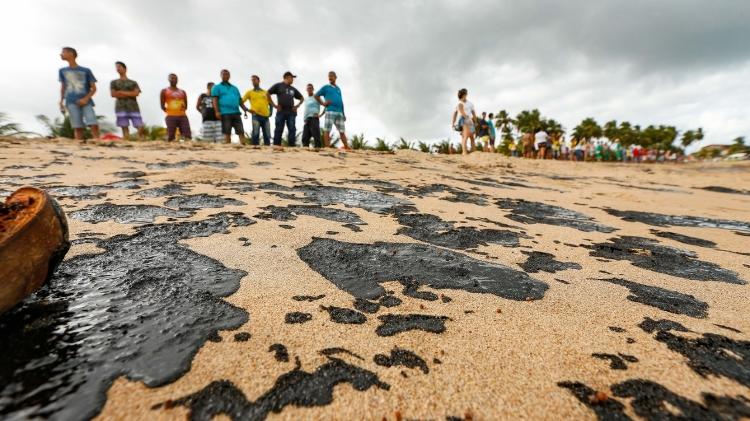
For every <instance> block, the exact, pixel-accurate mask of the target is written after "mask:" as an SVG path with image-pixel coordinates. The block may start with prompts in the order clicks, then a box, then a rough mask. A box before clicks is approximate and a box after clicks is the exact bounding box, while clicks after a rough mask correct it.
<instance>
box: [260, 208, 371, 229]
mask: <svg viewBox="0 0 750 421" xmlns="http://www.w3.org/2000/svg"><path fill="white" fill-rule="evenodd" d="M261 209H263V211H264V212H261V213H259V214H257V215H255V217H256V218H258V219H273V220H276V221H293V220H295V219H297V216H298V215H304V216H312V217H315V218H320V219H325V220H328V221H333V222H340V223H342V224H345V225H344V226H345V227H347V228H349V229H352V228H351V226H357V225H367V224H366V223H365V221H363V220H362V219H361V218H360V217H359V215H357V214H356V213H354V212H352V211H348V210H344V209H336V208H324V207H323V206H320V205H289V206H287V207H281V206H274V205H271V206H266V207H264V208H261ZM357 229H358V230H359V227H357Z"/></svg>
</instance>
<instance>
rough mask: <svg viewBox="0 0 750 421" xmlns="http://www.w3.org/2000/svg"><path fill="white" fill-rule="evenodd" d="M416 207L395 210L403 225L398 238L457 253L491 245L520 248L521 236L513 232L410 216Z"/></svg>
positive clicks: (430, 216)
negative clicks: (460, 225) (459, 225)
mask: <svg viewBox="0 0 750 421" xmlns="http://www.w3.org/2000/svg"><path fill="white" fill-rule="evenodd" d="M413 211H415V209H414V208H413V207H399V208H396V209H395V215H396V218H397V220H398V223H399V224H401V225H403V226H404V227H403V228H399V229H398V231H396V233H397V234H403V235H406V236H409V237H411V238H413V239H415V240H419V241H424V242H425V243H429V244H432V245H436V246H440V247H447V248H452V249H457V250H466V249H470V248H474V247H477V246H479V245H482V246H486V245H487V244H488V243H493V244H500V245H502V246H505V247H516V246H518V244H519V242H518V237H519V234H518V233H515V232H513V231H507V230H497V229H477V228H473V227H458V228H456V227H454V226H453V223H452V222H448V221H443V220H442V219H440V217H438V216H435V215H428V214H421V213H411V212H413Z"/></svg>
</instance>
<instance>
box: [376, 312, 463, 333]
mask: <svg viewBox="0 0 750 421" xmlns="http://www.w3.org/2000/svg"><path fill="white" fill-rule="evenodd" d="M378 320H380V322H381V324H380V326H378V328H377V329H375V333H377V334H378V336H393V335H396V334H398V333H401V332H407V331H410V330H423V331H425V332H430V333H443V332H445V321H446V320H450V318H448V317H446V316H429V315H425V314H384V315H382V316H378Z"/></svg>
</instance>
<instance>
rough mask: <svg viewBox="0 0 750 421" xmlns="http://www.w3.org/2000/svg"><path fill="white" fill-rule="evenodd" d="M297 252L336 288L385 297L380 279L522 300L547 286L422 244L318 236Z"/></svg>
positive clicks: (537, 296)
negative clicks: (364, 241) (359, 240)
mask: <svg viewBox="0 0 750 421" xmlns="http://www.w3.org/2000/svg"><path fill="white" fill-rule="evenodd" d="M297 254H298V255H299V256H300V258H301V259H302V260H303V261H304V262H305V263H307V264H308V265H310V267H311V268H312V269H314V270H315V271H317V272H318V273H320V274H321V275H323V277H325V278H326V279H328V280H329V281H331V282H332V283H333V284H334V285H336V286H337V287H338V288H340V289H343V290H344V291H346V292H348V293H350V294H351V295H353V296H354V297H356V298H363V299H377V298H378V297H382V296H383V295H385V289H384V288H383V287H382V286H381V285H380V283H381V282H387V281H393V280H399V281H401V282H402V284H406V283H418V284H420V285H425V286H429V287H431V288H434V289H460V290H464V291H467V292H474V293H485V294H494V295H497V296H498V297H502V298H506V299H511V300H518V301H526V300H539V299H541V298H542V297H544V293H545V291H546V290H547V288H548V286H547V284H545V283H544V282H541V281H538V280H535V279H533V278H531V277H529V275H527V274H526V273H524V272H522V271H518V270H514V269H511V268H509V267H506V266H502V265H498V264H493V263H488V262H483V261H479V260H475V259H472V258H470V257H468V256H466V255H464V254H460V253H456V252H453V251H450V250H444V249H440V248H437V247H433V246H428V245H423V244H404V243H384V242H376V243H373V244H357V243H346V242H341V241H337V240H334V239H330V238H318V237H314V238H313V241H312V242H311V243H310V244H308V245H307V246H305V247H302V248H301V249H299V250H297ZM381 304H382V303H381Z"/></svg>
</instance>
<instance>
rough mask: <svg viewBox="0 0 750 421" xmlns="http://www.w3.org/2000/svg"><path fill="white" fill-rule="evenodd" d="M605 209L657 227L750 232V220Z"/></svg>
mask: <svg viewBox="0 0 750 421" xmlns="http://www.w3.org/2000/svg"><path fill="white" fill-rule="evenodd" d="M604 211H605V212H607V213H608V214H610V215H612V216H616V217H618V218H620V219H622V220H624V221H631V222H641V223H643V224H646V225H653V226H657V227H667V226H673V227H698V228H701V227H702V228H721V229H725V230H732V231H741V232H746V233H750V222H742V221H732V220H729V219H712V218H703V217H700V216H685V215H682V216H675V215H663V214H659V213H649V212H639V211H622V210H617V209H609V208H605V209H604Z"/></svg>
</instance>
